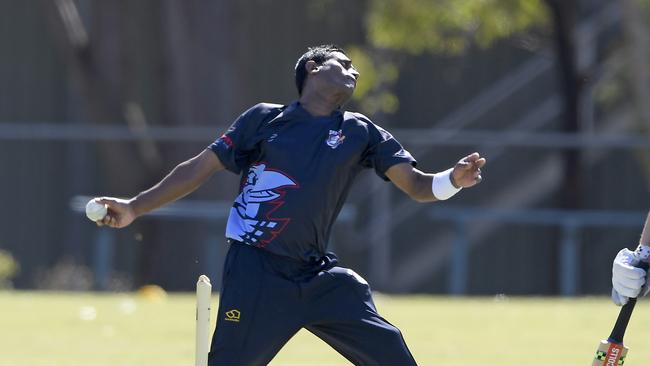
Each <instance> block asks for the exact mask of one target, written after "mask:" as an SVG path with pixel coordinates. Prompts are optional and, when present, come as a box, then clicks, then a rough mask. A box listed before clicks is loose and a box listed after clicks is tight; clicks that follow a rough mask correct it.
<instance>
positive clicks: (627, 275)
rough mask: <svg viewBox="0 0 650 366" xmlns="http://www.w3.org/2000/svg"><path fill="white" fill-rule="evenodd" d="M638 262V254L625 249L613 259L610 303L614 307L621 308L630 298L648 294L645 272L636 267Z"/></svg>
mask: <svg viewBox="0 0 650 366" xmlns="http://www.w3.org/2000/svg"><path fill="white" fill-rule="evenodd" d="M640 261H641V259H640V257H639V256H638V254H637V253H636V252H633V251H631V250H629V249H627V248H624V249H622V250H621V251H620V252H618V254H617V255H616V258H614V264H613V266H612V286H613V288H612V301H614V303H615V304H616V305H618V306H623V305H625V304H626V303H627V302H628V300H629V299H630V298H631V297H638V296H645V295H646V294H647V293H648V290H649V287H648V286H647V285H646V271H644V270H643V269H641V268H637V267H636V266H637V265H638V264H639V262H640ZM644 285H645V286H644Z"/></svg>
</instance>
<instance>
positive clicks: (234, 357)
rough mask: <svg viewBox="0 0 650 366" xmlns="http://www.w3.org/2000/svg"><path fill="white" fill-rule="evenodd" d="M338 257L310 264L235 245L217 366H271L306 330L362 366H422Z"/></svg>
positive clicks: (213, 356)
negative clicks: (281, 350)
mask: <svg viewBox="0 0 650 366" xmlns="http://www.w3.org/2000/svg"><path fill="white" fill-rule="evenodd" d="M330 258H331V257H327V258H324V260H323V261H321V262H320V263H314V264H311V265H310V264H304V263H301V262H299V261H296V260H293V259H291V258H287V257H283V256H278V255H275V254H272V253H270V252H268V251H266V250H264V249H259V248H255V247H252V246H249V245H245V244H241V243H237V242H232V243H231V244H230V249H229V250H228V255H227V257H226V262H225V266H224V275H223V283H222V291H221V294H220V299H219V311H218V313H217V327H216V330H215V332H214V336H213V337H212V346H211V349H210V354H209V362H208V363H209V365H210V366H258V365H267V364H268V363H269V362H270V361H271V359H273V357H274V356H275V355H276V354H277V353H278V351H279V350H280V348H282V346H284V345H285V344H286V343H287V341H289V339H290V338H291V337H292V336H293V335H294V334H296V332H298V331H299V330H300V329H301V328H305V329H307V330H308V331H310V332H311V333H313V334H315V335H316V336H317V337H319V338H320V339H322V340H323V341H325V342H326V343H327V344H329V345H330V346H331V347H332V348H334V349H335V350H336V351H338V352H339V353H340V354H341V355H343V356H344V357H345V358H347V359H348V360H349V361H350V362H352V363H353V364H354V365H364V366H365V365H390V366H410V365H416V363H415V360H414V359H413V356H412V355H411V352H410V351H409V350H408V347H407V346H406V343H405V342H404V339H403V338H402V334H401V333H400V331H399V330H398V329H397V328H396V327H395V326H393V325H392V324H390V323H389V322H388V321H386V320H385V319H384V318H382V317H381V316H380V315H379V314H378V313H377V309H376V308H375V304H374V303H373V301H372V296H371V292H370V287H369V286H368V283H367V282H366V281H365V280H364V279H363V278H361V277H360V276H359V275H357V274H356V273H355V272H353V271H352V270H350V269H347V268H342V267H338V266H336V265H335V264H336V261H335V260H330ZM320 363H321V362H320V360H317V359H314V360H305V363H304V364H305V365H319V364H320Z"/></svg>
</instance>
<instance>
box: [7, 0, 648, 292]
mask: <svg viewBox="0 0 650 366" xmlns="http://www.w3.org/2000/svg"><path fill="white" fill-rule="evenodd" d="M0 29H1V31H0V167H1V168H2V170H1V173H0V174H1V177H2V179H0V200H1V202H2V204H3V206H4V207H3V209H2V210H0V287H4V288H17V289H57V290H100V291H129V290H133V289H136V288H140V287H141V286H143V285H145V284H157V285H159V286H161V287H163V288H164V289H166V290H172V291H185V290H191V289H193V287H194V284H195V282H196V278H197V277H198V275H199V274H202V273H205V274H208V275H209V276H210V277H211V278H212V279H213V282H218V281H219V279H220V274H221V267H222V260H223V258H224V255H225V252H226V249H227V248H226V244H225V242H224V238H223V233H224V228H225V220H226V218H227V213H228V209H229V207H230V205H231V203H232V200H233V199H234V197H235V196H236V195H237V188H238V177H236V176H234V175H233V174H230V173H225V172H224V173H220V174H217V175H216V176H215V177H213V178H212V179H211V180H210V181H209V182H208V183H207V184H206V185H205V186H203V187H202V188H200V189H199V190H198V191H197V192H195V193H193V194H192V195H190V196H188V197H186V198H185V199H183V200H182V201H179V202H177V203H175V204H173V205H170V206H168V207H166V208H165V209H161V210H159V211H156V212H154V213H152V214H151V215H148V216H145V217H143V218H141V219H140V220H138V221H136V222H135V223H134V224H133V225H131V226H130V227H128V228H125V229H122V230H111V229H106V228H99V227H96V226H95V225H94V224H92V223H91V222H89V221H88V220H87V219H86V218H85V216H84V214H83V212H82V211H83V206H84V204H85V202H86V201H87V199H88V198H90V197H92V196H96V195H111V196H120V197H130V196H132V195H135V194H137V193H138V192H140V191H142V190H144V189H147V188H149V187H150V186H152V185H153V184H155V183H156V182H158V181H159V180H160V179H161V178H162V177H163V176H164V175H165V174H166V173H167V172H169V170H171V169H172V168H173V167H174V166H175V165H176V164H178V163H179V162H181V161H183V160H185V159H187V158H189V157H191V156H194V155H195V154H197V153H199V152H200V151H201V150H203V149H204V148H205V147H206V146H207V145H209V144H210V143H211V142H212V141H213V140H214V139H215V138H217V137H218V136H220V135H221V134H222V133H223V132H224V131H225V129H226V128H227V127H228V126H229V125H230V123H231V122H232V121H233V120H234V119H235V118H236V117H237V116H238V115H239V114H240V113H242V112H243V111H244V110H246V109H247V108H248V107H250V106H252V105H254V104H256V103H258V102H261V101H265V102H274V103H282V104H288V103H290V102H291V101H293V100H294V99H296V98H297V93H296V91H295V87H294V84H293V67H294V64H295V62H296V60H297V59H298V57H299V56H300V55H301V54H302V53H303V52H304V51H305V50H306V48H307V47H308V46H311V45H316V44H321V43H335V44H338V45H340V46H342V47H344V48H345V49H346V50H347V51H348V53H349V55H350V56H351V58H352V59H353V62H354V63H355V64H356V67H357V68H358V69H359V71H360V73H361V79H360V82H359V86H358V89H357V91H356V94H355V97H354V100H353V101H351V102H350V104H349V105H348V106H346V109H349V110H354V111H359V112H361V113H364V114H366V115H368V116H370V117H371V118H372V119H373V120H374V121H375V122H376V123H377V124H379V125H381V126H383V127H385V128H387V129H388V130H389V131H391V132H392V133H393V134H394V135H395V136H396V137H397V139H398V140H399V141H400V142H401V143H402V144H403V145H404V146H405V147H406V148H407V149H408V150H409V151H411V153H412V154H413V155H414V156H415V157H416V158H417V159H418V161H419V167H420V168H421V169H423V170H426V171H440V170H443V169H446V168H447V167H449V166H451V165H452V164H454V163H455V162H456V161H457V160H458V159H459V158H460V157H461V156H464V155H466V154H469V153H471V152H473V151H480V152H481V153H482V154H483V155H485V156H486V157H487V159H488V165H487V167H486V169H485V172H484V177H485V180H484V182H483V183H482V184H481V185H480V186H478V187H476V188H473V189H471V190H467V191H464V192H462V194H460V195H458V196H457V197H454V198H453V199H451V200H449V201H447V202H443V203H436V204H430V205H427V204H418V203H416V202H413V201H410V200H408V199H407V198H406V196H405V195H404V194H402V193H401V192H399V191H398V190H397V189H396V188H394V187H393V186H392V185H391V184H389V183H385V182H383V181H381V180H380V179H378V178H377V177H376V176H375V175H374V173H373V172H371V171H369V172H366V173H364V174H362V176H361V177H360V178H359V179H358V180H357V182H356V184H355V186H354V187H353V190H352V192H351V194H350V197H349V199H348V202H347V205H346V206H345V208H344V210H343V212H342V214H341V217H340V218H339V220H338V223H337V224H336V226H335V229H334V233H333V236H332V242H331V249H332V250H333V251H335V252H337V254H339V256H340V258H341V261H342V263H343V264H344V265H345V266H348V267H351V268H354V269H355V270H357V271H358V272H359V273H360V274H361V275H363V276H364V277H366V278H367V279H368V280H369V281H370V283H371V285H373V287H374V288H375V289H376V290H380V291H382V292H390V293H435V294H453V295H463V294H471V295H495V294H507V295H511V294H512V295H564V296H575V295H591V294H606V293H608V292H609V290H610V286H611V285H610V271H611V260H612V258H613V257H614V255H615V254H616V252H617V251H618V250H620V249H621V248H622V247H624V246H627V247H630V248H632V247H635V246H636V244H637V242H638V237H639V234H640V232H641V228H642V225H643V220H644V218H645V215H646V214H647V210H648V208H649V207H650V205H649V201H650V200H649V199H650V191H649V188H650V64H649V63H648V60H650V39H649V37H650V1H646V0H621V1H616V2H613V1H606V0H581V1H571V0H500V1H499V0H486V1H473V0H436V1H432V0H361V1H349V0H310V1H295V0H294V1H291V0H274V1H271V0H240V1H209V2H208V1H197V0H187V1H173V0H155V1H154V0H139V1H128V0H115V1H96V0H29V1H19V0H0Z"/></svg>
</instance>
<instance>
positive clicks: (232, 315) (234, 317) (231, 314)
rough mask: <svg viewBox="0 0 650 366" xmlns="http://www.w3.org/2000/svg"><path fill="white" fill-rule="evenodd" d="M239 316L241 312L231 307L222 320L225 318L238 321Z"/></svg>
mask: <svg viewBox="0 0 650 366" xmlns="http://www.w3.org/2000/svg"><path fill="white" fill-rule="evenodd" d="M240 316H241V312H240V311H239V310H237V309H232V310H229V311H226V317H225V318H223V320H227V321H229V322H237V323H239V317H240Z"/></svg>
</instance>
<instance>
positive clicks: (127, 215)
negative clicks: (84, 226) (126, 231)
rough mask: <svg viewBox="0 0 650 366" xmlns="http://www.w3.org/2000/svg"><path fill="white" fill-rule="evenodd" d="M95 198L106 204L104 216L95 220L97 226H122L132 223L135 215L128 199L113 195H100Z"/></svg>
mask: <svg viewBox="0 0 650 366" xmlns="http://www.w3.org/2000/svg"><path fill="white" fill-rule="evenodd" d="M95 200H96V201H97V202H99V203H103V204H105V205H106V206H108V213H107V214H106V216H104V218H103V219H102V220H101V221H97V225H99V226H103V225H106V226H110V227H113V228H123V227H125V226H128V225H129V224H130V223H132V222H133V220H135V218H136V217H137V216H136V214H135V211H134V210H133V206H131V201H130V200H125V199H122V198H114V197H100V198H96V199H95Z"/></svg>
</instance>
